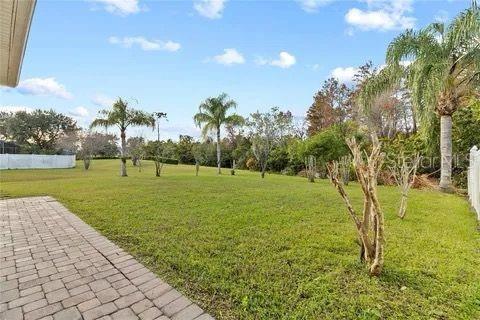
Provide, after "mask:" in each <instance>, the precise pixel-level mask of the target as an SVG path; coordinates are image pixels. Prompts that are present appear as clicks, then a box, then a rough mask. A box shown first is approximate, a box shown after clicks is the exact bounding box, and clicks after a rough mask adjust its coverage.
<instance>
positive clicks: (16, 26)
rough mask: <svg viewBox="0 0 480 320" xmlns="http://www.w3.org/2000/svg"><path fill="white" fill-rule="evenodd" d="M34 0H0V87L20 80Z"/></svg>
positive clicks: (11, 84)
mask: <svg viewBox="0 0 480 320" xmlns="http://www.w3.org/2000/svg"><path fill="white" fill-rule="evenodd" d="M35 2H36V0H0V85H4V86H9V87H15V86H16V85H17V84H18V79H19V78H20V71H21V69H22V61H23V56H24V53H25V48H26V46H27V39H28V31H29V29H30V23H31V21H32V17H33V11H34V9H35Z"/></svg>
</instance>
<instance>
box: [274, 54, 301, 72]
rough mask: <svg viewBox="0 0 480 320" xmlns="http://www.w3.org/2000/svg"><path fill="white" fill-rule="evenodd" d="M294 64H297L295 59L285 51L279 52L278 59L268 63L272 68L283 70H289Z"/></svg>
mask: <svg viewBox="0 0 480 320" xmlns="http://www.w3.org/2000/svg"><path fill="white" fill-rule="evenodd" d="M295 63H297V60H296V59H295V57H294V56H293V55H291V54H290V53H288V52H286V51H282V52H280V54H279V56H278V59H276V60H273V61H272V62H270V64H271V65H272V66H275V67H280V68H284V69H286V68H290V67H291V66H293V65H294V64H295Z"/></svg>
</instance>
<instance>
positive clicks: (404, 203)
mask: <svg viewBox="0 0 480 320" xmlns="http://www.w3.org/2000/svg"><path fill="white" fill-rule="evenodd" d="M406 212H407V194H406V193H405V192H404V193H402V198H401V199H400V208H399V209H398V216H399V217H400V218H401V219H403V218H405V213H406Z"/></svg>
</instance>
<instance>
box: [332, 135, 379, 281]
mask: <svg viewBox="0 0 480 320" xmlns="http://www.w3.org/2000/svg"><path fill="white" fill-rule="evenodd" d="M347 144H348V147H349V148H350V151H351V152H352V155H353V168H354V169H355V173H356V175H357V179H358V182H359V183H360V186H361V187H362V192H363V210H362V215H361V216H359V215H358V214H357V212H356V210H355V209H354V208H353V206H352V204H351V202H350V200H349V198H348V195H347V193H346V192H345V188H344V184H343V182H342V179H341V178H340V177H339V168H338V162H331V163H329V164H328V166H327V169H328V172H329V176H330V180H331V182H332V184H333V185H334V186H335V188H336V189H337V190H338V192H339V193H340V196H341V197H342V198H343V201H344V202H345V205H346V206H347V209H348V213H349V214H350V217H351V218H352V220H353V222H354V223H355V227H356V229H357V233H358V239H359V244H360V260H361V261H363V262H365V263H366V264H367V266H368V269H369V273H370V275H372V276H379V275H380V273H381V272H382V269H383V259H384V245H385V238H384V215H383V211H382V209H381V208H380V203H379V200H378V197H377V176H378V172H379V171H380V169H381V167H382V164H383V161H384V154H383V153H382V152H381V144H380V142H379V141H378V138H377V136H376V135H372V148H371V151H370V153H369V154H367V153H363V152H362V150H360V147H359V145H358V143H357V141H356V140H355V138H351V139H348V140H347Z"/></svg>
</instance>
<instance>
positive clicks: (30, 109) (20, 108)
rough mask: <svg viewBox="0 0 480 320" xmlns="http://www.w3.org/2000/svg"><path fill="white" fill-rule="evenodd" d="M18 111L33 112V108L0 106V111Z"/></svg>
mask: <svg viewBox="0 0 480 320" xmlns="http://www.w3.org/2000/svg"><path fill="white" fill-rule="evenodd" d="M18 111H25V112H28V113H30V112H32V111H33V109H32V108H30V107H24V106H0V112H18Z"/></svg>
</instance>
